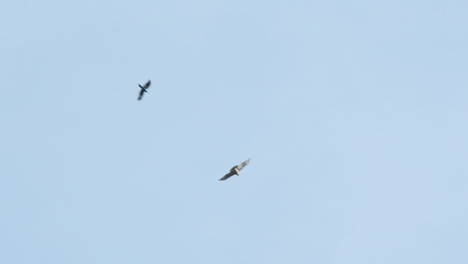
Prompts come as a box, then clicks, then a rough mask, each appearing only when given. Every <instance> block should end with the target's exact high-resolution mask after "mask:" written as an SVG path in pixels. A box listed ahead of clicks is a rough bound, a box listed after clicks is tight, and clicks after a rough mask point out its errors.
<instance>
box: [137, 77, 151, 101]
mask: <svg viewBox="0 0 468 264" xmlns="http://www.w3.org/2000/svg"><path fill="white" fill-rule="evenodd" d="M150 85H151V81H148V82H147V83H145V85H143V86H141V85H140V84H139V85H138V86H140V88H141V91H140V94H139V95H138V100H141V99H142V98H143V95H144V94H145V93H147V92H148V91H147V89H148V88H149V87H150Z"/></svg>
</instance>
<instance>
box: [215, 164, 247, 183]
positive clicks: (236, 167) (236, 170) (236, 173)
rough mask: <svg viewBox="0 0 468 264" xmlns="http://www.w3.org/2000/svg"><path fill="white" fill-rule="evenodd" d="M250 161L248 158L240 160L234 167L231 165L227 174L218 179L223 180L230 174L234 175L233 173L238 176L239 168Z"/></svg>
mask: <svg viewBox="0 0 468 264" xmlns="http://www.w3.org/2000/svg"><path fill="white" fill-rule="evenodd" d="M249 162H250V159H248V160H246V161H244V162H242V163H241V164H239V165H236V166H234V167H232V169H231V171H229V173H228V174H226V175H224V176H223V177H222V178H221V179H219V180H220V181H225V180H227V179H229V178H230V177H231V176H234V175H237V176H239V172H240V170H242V169H243V168H244V167H245V166H247V164H249Z"/></svg>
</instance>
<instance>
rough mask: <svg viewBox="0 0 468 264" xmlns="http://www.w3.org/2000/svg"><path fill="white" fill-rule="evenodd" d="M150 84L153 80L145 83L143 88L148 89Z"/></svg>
mask: <svg viewBox="0 0 468 264" xmlns="http://www.w3.org/2000/svg"><path fill="white" fill-rule="evenodd" d="M150 85H151V80H150V81H148V82H147V83H145V85H144V86H143V89H148V88H149V87H150Z"/></svg>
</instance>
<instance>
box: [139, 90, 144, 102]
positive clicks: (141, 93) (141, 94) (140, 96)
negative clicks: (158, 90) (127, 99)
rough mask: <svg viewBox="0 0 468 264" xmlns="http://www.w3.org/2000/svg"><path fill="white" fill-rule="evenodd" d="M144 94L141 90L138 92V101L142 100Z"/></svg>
mask: <svg viewBox="0 0 468 264" xmlns="http://www.w3.org/2000/svg"><path fill="white" fill-rule="evenodd" d="M144 94H145V91H144V90H141V91H140V94H139V95H138V100H141V98H143V95H144Z"/></svg>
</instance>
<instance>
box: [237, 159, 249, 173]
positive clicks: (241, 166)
mask: <svg viewBox="0 0 468 264" xmlns="http://www.w3.org/2000/svg"><path fill="white" fill-rule="evenodd" d="M249 162H250V159H248V160H246V161H244V162H242V163H241V164H239V165H238V166H237V169H238V170H242V169H243V168H244V167H245V166H247V165H248V164H249Z"/></svg>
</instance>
